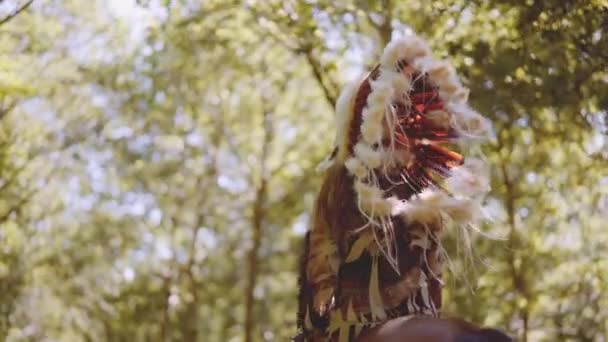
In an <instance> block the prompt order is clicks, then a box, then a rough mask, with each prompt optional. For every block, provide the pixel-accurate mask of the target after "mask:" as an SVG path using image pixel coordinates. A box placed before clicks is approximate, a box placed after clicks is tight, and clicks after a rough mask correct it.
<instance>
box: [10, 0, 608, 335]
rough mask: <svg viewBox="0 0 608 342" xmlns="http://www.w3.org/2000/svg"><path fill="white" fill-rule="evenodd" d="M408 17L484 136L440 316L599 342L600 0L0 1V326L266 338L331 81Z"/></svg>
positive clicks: (604, 204) (317, 156)
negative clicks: (469, 253)
mask: <svg viewBox="0 0 608 342" xmlns="http://www.w3.org/2000/svg"><path fill="white" fill-rule="evenodd" d="M412 32H417V33H419V34H421V35H422V36H424V37H425V38H427V39H428V40H429V41H430V42H431V44H432V45H433V48H434V50H435V52H436V54H437V56H438V57H441V58H449V59H451V60H452V61H453V63H454V64H455V65H456V66H457V68H458V70H459V72H460V74H461V75H462V77H463V80H464V82H465V84H466V85H467V86H468V87H469V88H470V89H471V103H472V105H473V107H474V108H476V109H477V110H478V111H480V112H481V113H484V114H485V115H486V116H488V117H489V118H491V120H492V121H493V123H494V128H495V132H496V134H495V137H494V139H493V140H492V141H490V142H488V143H487V144H485V145H484V146H483V151H484V153H485V155H486V156H487V159H488V161H489V162H490V163H491V165H492V179H493V182H492V192H491V194H490V196H488V198H487V202H486V204H487V205H486V209H487V213H488V216H489V217H490V218H491V220H489V221H488V222H486V223H485V224H483V225H482V226H481V227H480V230H481V231H482V232H483V234H479V233H477V234H473V235H472V237H473V239H472V241H471V243H472V244H473V246H474V250H475V257H474V263H473V265H469V266H471V267H468V266H466V265H464V264H463V262H462V259H461V258H460V257H459V252H458V248H456V246H457V242H459V241H460V240H462V237H458V236H456V235H454V236H451V237H449V239H448V241H447V246H448V247H449V249H450V255H451V256H452V261H451V263H452V266H451V268H452V271H453V272H451V273H449V272H448V279H447V280H446V295H445V298H444V307H445V315H446V316H459V317H462V318H465V319H468V320H472V321H475V322H478V323H480V324H486V325H492V326H496V327H500V328H502V329H505V330H507V331H509V332H510V333H511V334H512V335H514V336H517V337H518V338H519V340H521V341H606V339H607V336H608V323H607V322H608V258H607V257H608V252H607V251H606V246H607V245H608V230H607V228H608V172H607V170H608V136H607V134H608V2H607V1H606V0H586V1H579V0H561V1H557V0H535V1H531V0H526V1H523V0H520V1H516V0H498V1H479V0H478V1H475V0H441V1H425V0H408V1H397V0H379V1H363V0H359V1H350V0H344V1H328V0H327V1H326V0H308V1H304V0H290V1H279V0H264V1H262V0H244V1H234V0H205V1H194V0H175V1H169V0H166V1H159V0H150V1H144V0H140V1H132V0H109V1H108V0H90V1H77V0H63V1H59V0H47V1H45V0H35V1H29V0H28V1H25V0H0V340H3V341H4V340H6V341H241V340H246V341H247V342H249V341H286V340H287V339H288V338H289V337H290V336H292V335H293V334H294V333H295V310H296V309H295V308H296V274H297V270H296V268H297V259H298V257H299V254H300V244H301V239H302V235H303V233H304V231H305V230H306V229H307V225H308V218H309V214H310V211H311V207H312V201H313V199H314V196H315V192H316V191H317V189H318V186H319V182H320V176H319V175H318V174H316V173H315V172H314V168H315V166H316V164H317V163H318V162H319V161H321V160H322V159H323V158H324V156H325V155H326V154H327V153H328V152H329V151H330V149H331V144H332V140H333V134H334V132H333V105H334V103H335V101H336V97H337V95H338V93H339V90H340V88H341V87H342V86H343V85H344V84H345V83H346V82H348V81H350V80H353V79H354V78H356V77H357V76H359V75H360V74H362V73H363V72H364V71H365V70H369V69H370V68H371V67H372V66H373V65H374V63H375V62H376V61H377V59H378V56H379V54H380V53H381V51H382V48H383V47H384V45H385V44H386V43H387V42H388V41H390V39H391V38H393V37H396V36H402V35H407V34H411V33H412ZM484 234H485V235H488V236H489V237H490V238H488V237H484V236H483V235H484ZM460 242H462V241H460ZM465 242H466V241H465ZM465 269H466V270H470V269H473V272H469V271H467V272H465V271H463V270H465Z"/></svg>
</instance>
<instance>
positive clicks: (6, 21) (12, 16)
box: [0, 0, 34, 26]
mask: <svg viewBox="0 0 608 342" xmlns="http://www.w3.org/2000/svg"><path fill="white" fill-rule="evenodd" d="M33 2H34V0H29V1H28V2H26V3H24V4H23V5H21V7H19V8H17V9H16V10H15V11H14V12H13V13H11V14H9V15H8V16H6V17H4V18H3V19H2V20H0V26H2V25H4V24H6V23H8V22H9V21H10V20H12V19H13V18H15V17H16V16H18V15H19V13H21V12H23V11H25V10H26V9H27V8H28V7H30V5H31V4H32V3H33Z"/></svg>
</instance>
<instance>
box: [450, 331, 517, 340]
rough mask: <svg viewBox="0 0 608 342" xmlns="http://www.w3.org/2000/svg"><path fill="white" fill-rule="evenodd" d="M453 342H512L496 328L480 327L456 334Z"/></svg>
mask: <svg viewBox="0 0 608 342" xmlns="http://www.w3.org/2000/svg"><path fill="white" fill-rule="evenodd" d="M454 342H513V339H512V338H511V337H509V336H508V335H506V334H505V333H503V332H502V331H500V330H496V329H481V330H479V331H476V332H469V333H466V334H463V335H460V336H457V337H456V339H455V340H454Z"/></svg>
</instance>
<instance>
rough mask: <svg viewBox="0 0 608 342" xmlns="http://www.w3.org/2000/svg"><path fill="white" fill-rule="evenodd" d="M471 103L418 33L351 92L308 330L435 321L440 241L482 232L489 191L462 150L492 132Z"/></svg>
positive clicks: (396, 44)
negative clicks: (406, 318)
mask: <svg viewBox="0 0 608 342" xmlns="http://www.w3.org/2000/svg"><path fill="white" fill-rule="evenodd" d="M467 99H468V89H466V88H464V87H463V86H462V84H461V83H460V81H459V79H458V77H457V75H456V73H455V70H454V68H453V67H452V65H451V64H450V63H448V62H446V61H438V60H436V59H434V58H433V56H432V55H431V50H430V48H429V47H428V45H427V43H426V42H425V41H424V40H422V39H421V38H419V37H417V36H413V35H412V36H407V37H405V38H403V39H398V40H394V41H393V42H391V43H390V44H389V45H388V46H387V47H386V49H385V50H384V53H383V55H382V59H381V61H380V64H379V65H378V66H376V67H375V68H374V69H373V70H372V71H371V72H370V73H369V75H367V77H366V78H364V79H363V80H361V81H358V82H356V83H353V84H351V85H349V86H347V87H346V88H345V89H344V91H343V92H342V94H341V95H340V97H339V99H338V101H337V105H336V114H337V120H336V123H337V134H336V141H335V144H336V146H335V150H334V152H333V153H332V155H331V156H330V158H328V159H327V160H326V161H325V162H324V163H322V165H321V169H322V170H323V171H325V172H326V178H325V182H324V185H323V188H322V189H321V192H320V194H319V198H318V200H317V204H316V208H315V215H314V222H313V227H312V230H311V232H310V236H309V240H310V241H308V242H309V245H308V248H307V252H306V255H305V256H304V258H305V265H304V266H303V267H304V268H305V272H304V274H303V275H302V277H303V278H304V279H303V281H302V282H303V284H301V286H302V288H303V289H302V292H303V293H309V296H308V300H309V306H310V307H306V303H303V301H304V302H305V301H306V298H305V297H307V296H306V295H305V294H304V295H303V294H301V298H300V313H301V317H300V318H301V324H302V325H303V326H304V327H306V326H307V324H306V322H304V321H307V322H308V323H309V324H308V326H312V327H315V326H316V329H318V328H319V323H318V322H321V321H323V317H325V318H327V319H326V322H325V323H323V324H325V325H327V326H326V327H325V328H324V329H325V330H327V332H328V333H329V335H331V334H332V333H333V332H337V331H340V329H341V328H343V327H344V326H346V325H348V326H352V325H353V324H355V322H360V323H364V324H373V323H374V322H379V321H382V320H383V319H386V318H388V317H391V316H393V317H394V316H398V315H403V314H406V313H409V314H420V313H421V314H425V313H428V314H435V315H436V314H437V307H438V305H439V304H440V303H435V302H436V301H437V300H436V299H434V300H433V299H432V298H430V297H432V295H429V283H430V282H431V280H433V279H434V280H438V278H439V274H440V272H441V258H440V256H439V253H438V249H439V239H440V237H441V233H442V231H443V230H444V227H445V226H446V221H447V220H451V221H454V222H457V223H461V224H469V223H472V222H474V221H475V220H476V219H477V217H478V216H479V212H480V198H481V196H482V195H483V194H484V193H485V192H486V191H487V190H488V189H489V182H488V175H487V172H486V169H485V165H484V163H483V161H482V160H480V159H470V160H469V159H467V160H466V161H465V160H464V158H463V157H462V155H461V154H460V153H458V152H456V151H454V150H453V149H457V148H461V147H462V146H464V145H466V143H467V142H470V141H471V140H473V139H478V138H481V137H485V136H487V135H488V133H489V132H490V131H491V125H490V123H489V121H488V120H486V119H485V118H484V117H483V116H481V115H480V114H478V113H477V112H475V111H474V110H472V109H471V108H470V107H469V106H468V105H467V104H466V103H467ZM351 202H352V203H351ZM353 208H356V210H353ZM386 266H388V268H387V267H386ZM351 273H352V274H355V275H354V276H352V277H349V274H351ZM356 274H360V275H362V276H361V277H359V278H358V277H357V276H356ZM361 279H364V281H362V283H365V284H364V285H365V289H363V290H361V291H359V290H357V287H358V286H359V284H357V282H359V281H360V280H361ZM361 286H363V285H361ZM416 296H418V297H419V298H418V299H419V300H420V301H419V302H418V303H419V304H420V305H417V304H416V303H417V302H416V300H417V299H416V298H417V297H416ZM361 297H365V298H361ZM420 307H424V308H425V309H424V310H423V309H421V308H420ZM399 308H401V309H399ZM418 309H419V310H418ZM426 309H428V310H427V311H425V310H426ZM303 310H304V311H303ZM311 315H312V316H311ZM311 317H313V318H314V320H316V321H317V323H318V324H316V325H315V323H314V322H312V320H313V319H312V318H311ZM350 334H351V332H350V330H349V332H348V333H347V332H344V331H340V332H339V335H340V338H341V339H344V336H348V335H350Z"/></svg>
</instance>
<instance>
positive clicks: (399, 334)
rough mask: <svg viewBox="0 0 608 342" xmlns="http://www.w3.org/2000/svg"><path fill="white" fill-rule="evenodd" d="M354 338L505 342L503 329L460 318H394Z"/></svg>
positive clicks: (385, 341)
mask: <svg viewBox="0 0 608 342" xmlns="http://www.w3.org/2000/svg"><path fill="white" fill-rule="evenodd" d="M357 341H358V342H375V341H383V342H509V341H513V339H512V338H511V337H509V336H508V335H506V334H504V333H503V332H501V331H499V330H496V329H491V328H482V327H479V326H477V325H475V324H472V323H470V322H466V321H463V320H460V319H453V318H451V319H440V318H434V317H424V316H419V317H414V318H409V319H408V318H396V319H393V320H391V321H388V322H386V323H384V324H382V325H380V326H378V327H375V328H373V329H370V330H368V331H367V332H366V333H364V334H363V335H362V336H361V337H360V338H359V339H358V340H357Z"/></svg>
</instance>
